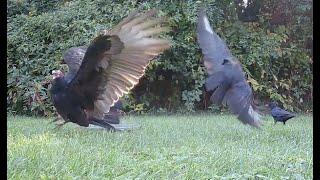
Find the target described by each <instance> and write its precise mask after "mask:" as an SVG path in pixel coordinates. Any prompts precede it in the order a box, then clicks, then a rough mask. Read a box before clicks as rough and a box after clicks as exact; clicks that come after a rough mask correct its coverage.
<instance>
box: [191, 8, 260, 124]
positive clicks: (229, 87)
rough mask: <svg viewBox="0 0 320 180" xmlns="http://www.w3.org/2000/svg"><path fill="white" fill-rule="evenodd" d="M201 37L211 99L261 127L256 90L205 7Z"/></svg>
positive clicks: (200, 22) (199, 29) (200, 16)
mask: <svg viewBox="0 0 320 180" xmlns="http://www.w3.org/2000/svg"><path fill="white" fill-rule="evenodd" d="M197 39H198V43H199V46H200V48H201V50H202V54H203V56H204V57H203V60H204V66H205V67H206V70H207V73H208V77H207V79H206V83H205V87H206V90H207V91H213V94H212V96H211V97H210V100H211V101H212V102H213V103H214V104H216V105H221V104H223V105H225V106H228V107H229V109H230V111H231V112H233V113H234V114H235V115H237V116H238V119H239V120H240V121H241V122H242V123H244V124H249V125H251V126H254V127H259V126H260V124H261V121H260V114H259V113H258V112H257V111H256V110H255V109H256V108H255V106H254V104H253V94H252V89H251V87H250V86H249V84H248V82H247V81H246V77H245V74H244V72H243V70H242V66H241V63H240V62H239V60H238V59H237V58H236V57H234V56H233V55H232V54H231V52H230V50H229V49H228V47H227V45H226V43H225V42H224V41H223V40H222V39H221V38H220V37H219V36H218V35H217V34H216V33H215V32H214V31H213V30H212V28H211V27H210V23H209V20H208V17H207V16H206V13H205V9H204V8H201V9H200V11H199V12H198V24H197Z"/></svg>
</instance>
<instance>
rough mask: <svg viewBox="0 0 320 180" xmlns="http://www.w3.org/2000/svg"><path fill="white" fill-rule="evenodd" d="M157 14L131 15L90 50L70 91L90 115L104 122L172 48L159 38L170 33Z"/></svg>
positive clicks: (101, 37) (148, 12) (95, 42)
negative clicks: (153, 63)
mask: <svg viewBox="0 0 320 180" xmlns="http://www.w3.org/2000/svg"><path fill="white" fill-rule="evenodd" d="M156 13H157V11H156V10H154V9H153V10H149V11H147V12H146V13H144V14H138V13H137V12H134V13H131V14H130V15H129V16H128V17H127V18H125V19H124V20H123V21H122V22H120V23H119V24H118V25H117V26H116V27H114V28H113V29H112V30H110V31H105V32H104V33H103V34H102V35H100V36H98V37H97V38H95V39H94V40H93V42H92V43H91V44H90V46H89V47H88V49H87V51H86V53H85V56H84V58H83V61H82V64H81V66H80V68H79V70H78V72H77V74H76V75H75V76H74V78H73V79H72V81H71V82H70V84H69V86H68V87H69V89H70V90H72V91H73V92H75V93H77V94H78V95H79V96H80V97H82V99H83V102H82V103H83V104H82V105H83V107H84V108H85V109H86V110H87V112H88V113H89V115H91V116H94V117H96V118H100V119H101V118H103V116H104V114H105V113H107V112H108V111H109V109H110V107H111V106H112V105H113V104H114V102H116V101H117V100H118V99H119V97H121V96H122V95H123V94H124V93H128V92H129V90H130V89H132V88H133V87H134V86H135V85H136V84H137V83H138V82H139V79H140V78H141V77H142V76H143V74H144V71H145V69H146V67H147V65H148V64H149V62H150V60H152V59H153V58H154V57H155V56H157V55H159V54H160V53H161V52H163V51H164V50H166V49H168V48H169V47H170V42H169V41H168V40H165V39H161V38H159V37H158V35H159V34H160V33H162V32H164V31H167V30H168V28H167V27H161V26H160V25H161V23H162V22H163V19H161V18H155V17H153V16H154V15H155V14H156Z"/></svg>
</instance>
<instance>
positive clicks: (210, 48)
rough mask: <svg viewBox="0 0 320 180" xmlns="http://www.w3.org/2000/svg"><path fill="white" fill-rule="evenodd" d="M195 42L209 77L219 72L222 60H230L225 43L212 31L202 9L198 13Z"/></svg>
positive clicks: (229, 53)
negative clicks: (200, 51) (196, 41)
mask: <svg viewBox="0 0 320 180" xmlns="http://www.w3.org/2000/svg"><path fill="white" fill-rule="evenodd" d="M197 40H198V43H199V46H200V48H201V50H202V54H203V55H204V57H203V60H204V65H205V67H206V68H207V72H208V74H209V75H212V74H213V73H215V72H217V71H220V70H221V68H222V63H223V60H224V59H231V58H232V54H231V52H230V50H229V49H228V47H227V45H226V43H225V42H224V41H223V40H222V39H221V38H220V37H219V36H218V35H217V33H215V32H214V31H213V30H212V28H211V26H210V23H209V20H208V17H207V16H206V13H205V9H204V8H202V9H200V10H199V12H198V25H197Z"/></svg>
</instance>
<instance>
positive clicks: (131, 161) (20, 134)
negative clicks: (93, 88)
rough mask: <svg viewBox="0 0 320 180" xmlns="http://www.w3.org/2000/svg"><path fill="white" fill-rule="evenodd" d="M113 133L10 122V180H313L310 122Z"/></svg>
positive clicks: (231, 119)
mask: <svg viewBox="0 0 320 180" xmlns="http://www.w3.org/2000/svg"><path fill="white" fill-rule="evenodd" d="M122 119H124V122H126V123H131V124H132V123H133V124H139V125H140V126H141V127H140V128H139V129H136V130H134V131H131V132H116V133H110V132H107V131H104V130H101V129H88V128H82V127H79V126H77V125H74V124H71V123H68V124H66V125H65V126H64V127H63V128H62V129H60V130H58V131H56V130H53V127H54V125H53V124H48V122H49V121H50V120H52V119H45V118H26V117H13V116H9V117H8V145H7V148H8V162H7V164H8V166H7V175H8V178H9V179H135V178H138V179H209V178H211V179H224V178H225V179H255V178H256V179H270V178H272V179H312V178H313V146H312V144H313V132H312V129H313V122H312V116H303V115H301V116H298V117H297V118H295V119H293V120H289V121H288V122H287V123H286V125H285V126H284V125H282V124H280V123H278V124H277V125H274V124H273V120H272V119H271V117H265V118H264V121H263V122H264V126H263V127H262V130H257V129H254V128H251V127H249V126H245V125H243V124H242V123H240V122H239V121H238V120H237V119H236V117H235V116H230V115H214V114H212V115H208V114H202V115H190V116H187V115H185V116H179V115H172V116H125V117H123V118H122Z"/></svg>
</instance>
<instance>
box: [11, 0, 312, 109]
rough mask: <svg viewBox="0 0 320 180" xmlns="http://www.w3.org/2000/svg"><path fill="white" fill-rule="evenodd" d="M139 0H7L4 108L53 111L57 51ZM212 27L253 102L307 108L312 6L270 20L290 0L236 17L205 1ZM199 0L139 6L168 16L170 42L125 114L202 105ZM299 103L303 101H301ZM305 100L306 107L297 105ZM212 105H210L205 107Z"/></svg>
mask: <svg viewBox="0 0 320 180" xmlns="http://www.w3.org/2000/svg"><path fill="white" fill-rule="evenodd" d="M140 2H143V1H120V0H119V1H111V0H110V1H106V0H96V1H84V0H75V1H58V0H55V1H49V0H47V1H21V0H19V1H18V0H9V1H8V5H7V6H8V17H7V21H8V31H7V37H8V43H7V53H8V56H7V62H8V63H7V69H8V75H7V84H8V92H7V104H8V112H10V113H17V114H29V115H52V113H53V112H54V108H53V106H52V104H51V102H50V95H49V94H48V88H49V86H50V85H49V83H48V82H49V81H50V72H51V70H53V69H60V68H62V69H64V70H66V67H65V65H61V55H62V53H63V52H64V51H65V50H66V49H68V48H70V47H73V46H80V45H84V44H88V43H89V42H90V40H91V39H92V38H93V37H94V36H95V35H96V34H97V33H98V32H99V31H101V30H103V29H104V28H110V27H112V26H113V25H115V24H116V23H118V22H119V21H120V20H121V19H122V18H124V17H125V16H126V15H127V14H128V13H129V12H130V11H132V10H133V9H135V8H136V7H137V6H138V4H139V3H140ZM204 2H205V3H206V4H207V9H208V16H209V18H210V21H211V24H212V25H213V26H214V29H215V30H216V31H217V33H218V34H219V35H221V36H222V37H223V38H224V39H226V41H227V43H228V45H229V47H230V48H231V50H232V52H233V53H234V54H235V55H236V56H237V57H239V59H240V61H241V62H242V64H243V66H244V69H245V71H246V73H247V75H248V79H249V82H250V83H251V85H252V86H253V89H254V91H255V96H256V99H260V100H262V101H268V100H270V99H274V100H278V101H280V102H281V103H282V104H283V105H284V106H285V107H286V108H289V109H291V110H296V111H300V110H303V111H307V110H310V109H312V96H310V94H311V89H312V64H310V61H309V60H310V58H312V57H311V53H310V50H309V49H308V47H306V46H305V43H306V42H307V41H308V40H310V38H311V40H312V15H309V14H308V12H310V11H311V12H312V9H311V8H312V6H311V4H310V3H307V4H303V2H300V1H298V0H297V1H288V2H290V3H289V4H290V5H292V6H293V7H294V8H293V9H292V11H289V12H287V14H285V15H286V17H287V16H290V17H291V19H290V20H289V21H288V22H285V24H275V23H273V24H272V22H273V21H272V20H273V19H274V17H275V16H274V14H275V13H274V12H270V9H272V6H273V5H274V4H276V3H275V2H277V3H279V2H280V3H282V4H288V3H287V1H284V0H283V1H275V0H274V1H263V2H264V3H263V7H262V8H260V11H259V15H258V16H257V17H259V18H258V19H259V21H256V22H242V21H240V20H239V19H238V16H237V11H236V7H237V6H236V5H235V4H234V1H231V0H222V1H213V0H211V1H210V0H208V1H204ZM198 6H199V3H198V2H196V1H191V0H189V1H188V0H186V1H170V0H161V1H160V0H157V1H150V2H144V8H145V9H149V8H153V7H157V8H159V9H160V12H161V13H160V15H165V16H168V17H170V19H169V24H170V26H171V27H172V31H171V32H170V33H168V35H169V37H170V38H171V39H172V41H173V47H172V48H171V49H170V50H169V51H167V52H166V53H164V54H163V55H161V56H160V57H159V58H158V59H156V60H155V61H153V62H152V63H151V65H150V66H149V68H148V70H147V72H146V75H145V76H144V78H143V79H142V80H141V82H140V83H139V85H138V86H137V87H136V88H135V89H134V90H133V91H132V93H130V94H129V95H127V96H125V97H124V98H123V100H124V101H125V104H126V111H134V112H140V113H146V112H151V111H152V112H154V111H157V112H162V111H175V112H176V111H182V112H183V111H186V110H187V111H196V110H203V109H207V105H206V104H207V101H208V100H207V97H208V95H207V94H206V93H205V91H204V87H203V83H204V79H205V75H206V74H205V71H204V67H203V65H202V62H201V53H200V50H199V47H198V45H197V43H196V34H195V29H196V28H195V23H196V18H197V16H196V10H197V7H198ZM301 102H302V103H301ZM302 104H303V105H302ZM209 109H210V108H209Z"/></svg>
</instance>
